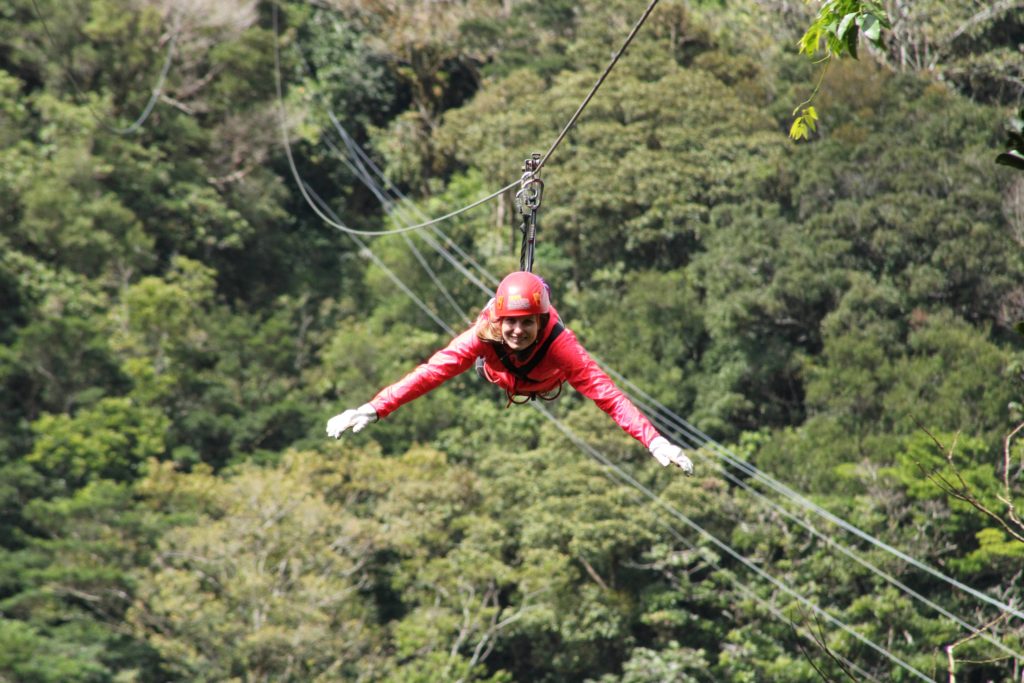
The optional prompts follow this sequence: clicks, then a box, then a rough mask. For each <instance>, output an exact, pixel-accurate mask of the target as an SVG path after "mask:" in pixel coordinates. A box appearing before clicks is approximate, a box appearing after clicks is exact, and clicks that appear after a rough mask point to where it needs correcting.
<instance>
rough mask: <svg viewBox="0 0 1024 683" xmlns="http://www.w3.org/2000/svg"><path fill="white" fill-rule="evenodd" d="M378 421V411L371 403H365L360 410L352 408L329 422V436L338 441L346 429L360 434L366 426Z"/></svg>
mask: <svg viewBox="0 0 1024 683" xmlns="http://www.w3.org/2000/svg"><path fill="white" fill-rule="evenodd" d="M376 421H377V411H376V410H374V409H373V406H371V405H370V404H369V403H364V404H363V405H361V406H359V407H358V408H351V409H349V410H346V411H345V412H344V413H342V414H341V415H335V416H334V417H332V418H331V419H330V420H328V421H327V436H333V437H334V438H335V439H337V438H338V437H340V436H341V435H342V433H343V432H344V431H345V430H346V429H351V430H352V432H353V433H355V432H359V431H362V429H363V427H365V426H366V425H368V424H370V423H371V422H376Z"/></svg>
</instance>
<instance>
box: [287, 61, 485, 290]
mask: <svg viewBox="0 0 1024 683" xmlns="http://www.w3.org/2000/svg"><path fill="white" fill-rule="evenodd" d="M296 45H297V43H296ZM307 67H308V65H307ZM327 115H328V116H329V117H330V119H331V122H332V123H333V124H334V127H335V129H336V130H337V131H338V134H339V135H340V136H341V139H342V141H343V142H344V143H345V147H346V148H348V149H349V150H350V153H353V154H355V156H356V157H358V158H361V159H362V160H363V162H364V163H365V164H366V166H367V167H368V168H370V169H372V170H373V172H374V173H375V174H376V175H377V176H378V177H379V178H380V179H381V180H383V181H384V183H385V184H386V185H387V187H388V189H389V190H390V191H391V193H392V194H393V195H394V196H395V197H396V198H397V199H398V201H396V202H394V204H395V205H396V208H401V206H402V205H403V203H404V204H405V205H406V206H408V207H409V208H410V209H411V210H412V211H413V212H414V213H416V214H417V215H418V216H419V217H420V220H426V219H427V218H428V216H427V215H426V214H425V213H424V212H423V211H422V210H421V209H420V208H419V207H418V206H416V204H415V203H414V202H413V200H411V199H410V198H409V197H407V196H406V195H405V194H404V193H403V192H402V191H401V190H400V189H399V188H398V187H397V186H396V185H395V184H394V183H393V182H391V179H390V178H388V177H387V175H385V173H384V172H383V171H382V170H381V169H380V167H379V166H377V164H376V163H375V162H374V161H373V159H372V158H371V157H370V156H369V155H368V154H367V153H366V152H365V151H364V150H363V148H362V147H360V146H359V144H358V143H357V142H356V141H355V140H354V139H353V138H352V136H351V135H350V134H349V132H348V131H347V130H345V128H344V126H342V125H341V123H340V122H339V121H338V119H337V117H336V116H335V115H334V112H333V111H331V110H330V109H328V110H327ZM430 231H431V232H433V233H434V234H435V235H437V236H438V237H439V238H440V239H442V240H444V241H445V242H446V243H447V244H448V246H449V247H450V248H451V249H452V250H453V251H454V252H455V253H457V254H458V255H459V256H460V257H461V258H462V259H463V260H465V261H466V263H468V264H469V265H471V266H473V267H474V268H476V270H477V272H479V273H480V274H481V275H484V276H486V277H487V278H489V280H490V282H491V286H492V287H497V286H498V283H499V282H500V280H498V278H496V277H494V275H492V274H491V273H490V271H488V270H487V269H486V268H484V267H483V266H482V265H480V264H479V263H477V261H476V260H475V259H474V258H473V257H472V256H471V255H469V254H467V253H466V251H465V250H464V249H463V248H462V247H460V246H459V244H458V242H455V241H454V240H452V239H451V238H450V237H449V236H448V235H447V234H445V232H444V231H443V230H441V228H439V227H437V226H431V228H430ZM464 274H466V275H467V277H468V278H469V280H470V282H473V283H474V284H476V285H477V286H478V287H481V288H482V289H485V290H486V286H485V285H483V284H482V283H480V281H479V280H477V279H476V277H475V275H473V274H472V273H464Z"/></svg>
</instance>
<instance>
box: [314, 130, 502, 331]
mask: <svg viewBox="0 0 1024 683" xmlns="http://www.w3.org/2000/svg"><path fill="white" fill-rule="evenodd" d="M323 142H324V144H325V145H326V146H327V148H328V149H330V150H331V151H332V152H334V154H335V155H336V156H337V157H338V158H339V159H341V161H342V163H344V164H345V165H346V166H347V167H348V168H349V169H350V170H351V171H352V172H353V173H354V174H355V176H356V178H357V179H359V180H360V181H361V182H362V183H363V184H364V185H366V187H367V188H368V189H369V190H370V192H371V193H373V195H374V196H375V197H377V201H379V202H380V203H381V205H382V206H383V207H384V208H385V210H386V211H389V212H393V214H394V215H396V216H397V217H398V220H400V221H402V222H404V223H406V225H410V224H411V221H406V220H405V219H404V218H403V216H404V215H405V213H404V211H403V209H402V208H401V207H399V206H398V205H396V204H395V202H394V200H393V199H392V198H391V197H390V196H389V195H388V194H387V193H386V192H384V190H383V188H381V187H380V185H378V184H377V182H376V181H374V179H373V177H372V176H370V175H368V174H364V173H361V172H360V171H359V169H357V168H356V167H355V166H354V165H353V162H352V161H351V160H350V159H349V156H351V154H349V155H346V154H344V153H343V152H342V151H341V150H340V149H339V148H338V146H337V145H335V144H334V142H333V141H332V140H331V139H330V138H328V137H324V138H323ZM431 230H432V231H434V232H440V229H439V228H437V227H432V228H431ZM418 234H419V236H420V237H421V238H422V239H423V241H424V242H426V243H427V244H428V245H429V246H430V247H431V248H432V249H433V250H434V251H435V252H436V253H437V254H438V255H440V256H441V257H442V258H444V259H445V260H446V261H448V262H449V263H450V264H452V266H453V267H454V268H455V269H456V270H458V271H459V272H460V273H462V275H463V276H464V277H466V279H468V280H469V281H470V282H472V283H473V284H475V285H477V286H478V287H480V288H481V289H483V290H485V291H486V290H487V286H486V285H484V284H483V283H482V282H481V281H480V280H479V279H478V278H477V277H476V275H475V274H474V273H473V272H472V271H471V270H469V269H467V268H466V267H465V266H464V265H462V263H460V262H459V261H458V259H456V258H455V257H453V256H452V255H451V253H449V252H448V251H447V250H445V249H444V248H443V247H442V246H441V245H439V244H438V243H437V242H435V241H434V239H433V238H431V237H430V236H429V235H428V234H427V233H425V232H421V233H418ZM441 234H442V235H443V234H444V233H443V232H442V233H441ZM445 238H446V239H447V235H445ZM449 241H450V240H449ZM478 267H479V266H478ZM485 272H486V271H485ZM435 284H439V283H437V282H436V281H435ZM439 286H440V287H441V288H442V291H443V292H445V293H447V291H448V290H447V288H445V287H444V285H440V284H439ZM463 317H465V315H464V314H463Z"/></svg>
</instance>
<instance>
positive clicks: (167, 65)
mask: <svg viewBox="0 0 1024 683" xmlns="http://www.w3.org/2000/svg"><path fill="white" fill-rule="evenodd" d="M31 2H32V8H33V10H34V11H35V13H36V16H37V17H38V18H39V23H40V24H42V27H43V32H44V33H45V34H46V38H47V40H49V41H50V45H51V46H52V47H53V49H54V51H55V52H60V49H59V48H58V47H57V41H56V39H55V38H54V37H53V34H52V33H50V27H49V25H48V24H47V23H46V18H45V17H44V16H43V13H42V11H41V10H40V9H39V5H38V4H37V2H36V0H31ZM180 30H181V19H180V17H179V18H176V19H175V21H174V29H173V31H172V32H171V35H170V37H169V38H168V40H167V43H168V44H167V54H166V56H165V57H164V64H163V67H161V69H160V75H159V77H158V78H157V81H156V85H154V86H153V88H152V90H151V91H150V96H149V101H148V102H146V106H145V107H143V108H142V113H141V114H139V116H138V117H137V118H136V119H135V121H133V122H132V123H131V124H130V125H128V126H126V127H124V128H115V127H114V126H111V125H110V123H109V122H108V121H107V119H106V118H105V117H102V116H100V115H99V113H98V112H97V111H96V110H95V109H93V108H92V105H91V104H89V97H88V95H86V94H85V91H84V90H83V89H82V87H81V86H80V85H79V84H78V79H76V78H75V76H74V74H73V73H72V72H71V64H70V63H68V62H66V63H65V65H64V69H63V72H64V76H65V77H66V78H67V79H68V81H69V82H70V83H71V86H72V88H74V90H75V92H76V93H78V96H79V97H80V98H82V104H83V105H84V106H85V108H86V109H88V110H89V114H91V115H92V117H93V118H94V119H95V120H96V122H97V123H99V124H100V125H101V126H102V127H103V128H104V129H105V130H107V131H108V132H110V133H113V134H114V135H132V134H134V133H135V132H137V131H138V130H139V129H140V128H141V127H142V124H143V123H145V122H146V119H148V118H149V115H150V114H151V113H152V112H153V108H154V107H155V106H156V103H157V100H159V99H160V96H161V95H162V94H163V88H164V82H165V81H166V80H167V73H168V72H169V71H170V70H171V62H172V61H173V57H174V48H175V45H176V43H177V40H178V33H179V31H180ZM64 57H65V61H66V60H67V55H66V54H65V55H64Z"/></svg>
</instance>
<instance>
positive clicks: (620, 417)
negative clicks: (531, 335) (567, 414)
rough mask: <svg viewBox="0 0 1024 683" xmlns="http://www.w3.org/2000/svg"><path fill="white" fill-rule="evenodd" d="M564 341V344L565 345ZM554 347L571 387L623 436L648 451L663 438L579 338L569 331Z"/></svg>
mask: <svg viewBox="0 0 1024 683" xmlns="http://www.w3.org/2000/svg"><path fill="white" fill-rule="evenodd" d="M563 338H564V339H565V341H562V340H563ZM554 346H555V348H553V349H551V350H552V351H554V352H555V353H556V354H557V355H556V359H557V361H558V363H559V364H560V365H561V366H562V369H563V371H564V372H565V373H566V379H568V381H569V384H571V385H572V386H573V388H574V389H576V391H578V392H580V393H581V394H583V395H584V396H586V397H587V398H589V399H590V400H592V401H593V402H594V403H596V404H597V407H598V408H600V409H601V410H603V411H604V412H606V413H607V414H608V416H609V417H611V418H612V419H613V420H615V424H617V425H619V426H620V427H622V430H623V431H624V432H626V433H627V434H629V435H630V436H632V437H633V438H634V439H636V440H637V441H639V442H640V443H642V444H643V445H644V446H645V447H650V445H651V442H652V441H654V439H656V438H657V437H658V436H660V434H659V433H658V430H657V429H655V428H654V425H652V424H651V421H650V420H648V419H647V417H645V416H644V414H643V413H641V412H640V411H639V410H638V409H637V407H636V406H635V405H633V402H632V401H630V400H629V399H628V398H626V395H625V394H623V393H622V390H620V389H619V388H618V387H617V386H615V383H614V382H613V381H612V379H611V377H609V376H608V375H607V374H605V372H604V370H602V369H601V368H600V367H599V366H598V365H597V363H596V362H594V359H593V358H591V357H590V354H588V353H587V351H586V349H584V348H583V345H582V344H580V343H579V341H578V340H577V339H576V335H575V334H573V333H572V332H571V331H569V330H566V331H565V332H564V333H563V334H562V335H561V336H560V337H559V339H558V343H556V344H555V345H554Z"/></svg>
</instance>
